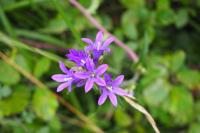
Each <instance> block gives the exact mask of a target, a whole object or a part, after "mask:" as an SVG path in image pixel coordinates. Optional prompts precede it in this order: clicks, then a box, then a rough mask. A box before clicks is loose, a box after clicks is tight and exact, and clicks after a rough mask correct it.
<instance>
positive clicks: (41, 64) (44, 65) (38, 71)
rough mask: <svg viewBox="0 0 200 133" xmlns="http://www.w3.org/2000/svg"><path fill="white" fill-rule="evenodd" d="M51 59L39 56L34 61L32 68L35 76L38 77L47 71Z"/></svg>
mask: <svg viewBox="0 0 200 133" xmlns="http://www.w3.org/2000/svg"><path fill="white" fill-rule="evenodd" d="M50 65H51V61H50V60H49V59H48V58H45V57H43V58H41V59H39V60H38V61H37V62H36V66H35V69H34V75H35V76H36V77H37V78H40V77H41V76H42V75H43V74H44V73H45V72H47V71H48V70H49V68H50Z"/></svg>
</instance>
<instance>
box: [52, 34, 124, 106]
mask: <svg viewBox="0 0 200 133" xmlns="http://www.w3.org/2000/svg"><path fill="white" fill-rule="evenodd" d="M82 41H83V42H85V43H87V44H88V45H87V46H86V47H85V50H75V49H71V50H69V53H68V54H67V55H66V57H67V58H68V60H70V61H72V62H74V63H75V64H76V66H74V67H72V68H71V69H67V68H66V67H65V65H64V63H63V62H59V66H60V69H61V71H62V72H63V73H64V74H55V75H53V76H52V79H53V80H55V81H57V82H60V83H61V84H60V85H59V86H58V88H57V92H60V91H62V90H63V89H65V88H68V91H69V92H70V91H72V85H76V86H77V87H82V86H84V88H85V92H86V93H87V92H89V91H90V90H92V88H93V87H94V85H96V86H97V87H98V89H99V90H100V92H101V96H100V97H99V100H98V104H99V105H102V104H103V103H104V102H105V100H106V99H107V98H109V99H110V101H111V103H112V104H113V105H114V106H117V97H116V95H120V96H128V94H127V93H126V91H125V90H123V89H122V88H120V87H119V86H120V84H121V83H122V81H123V79H124V76H123V75H120V76H118V77H117V78H115V79H114V80H113V79H112V77H111V75H110V74H108V73H106V70H107V69H108V65H107V64H101V63H100V61H99V60H100V58H101V57H102V56H103V54H104V53H105V52H110V48H108V46H109V45H110V44H111V43H112V42H113V41H114V38H113V37H110V38H108V39H106V40H105V41H104V40H103V33H102V32H101V31H99V32H98V33H97V36H96V40H95V41H94V42H93V41H92V40H90V39H89V38H82Z"/></svg>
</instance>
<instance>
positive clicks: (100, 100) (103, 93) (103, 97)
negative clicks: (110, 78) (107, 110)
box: [98, 91, 108, 105]
mask: <svg viewBox="0 0 200 133" xmlns="http://www.w3.org/2000/svg"><path fill="white" fill-rule="evenodd" d="M107 97H108V95H107V93H106V92H105V91H103V92H102V94H101V96H100V97H99V100H98V105H102V104H103V103H104V102H105V101H106V99H107Z"/></svg>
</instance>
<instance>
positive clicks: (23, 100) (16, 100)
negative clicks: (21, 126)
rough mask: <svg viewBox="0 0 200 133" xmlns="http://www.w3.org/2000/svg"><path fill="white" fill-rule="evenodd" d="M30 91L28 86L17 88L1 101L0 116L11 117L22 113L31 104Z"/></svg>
mask: <svg viewBox="0 0 200 133" xmlns="http://www.w3.org/2000/svg"><path fill="white" fill-rule="evenodd" d="M29 98H30V91H29V89H28V88H27V87H26V86H22V85H19V86H16V87H15V89H13V93H12V94H11V95H10V96H9V97H7V98H5V99H2V100H0V114H3V115H4V116H9V115H13V114H17V113H20V112H22V111H23V110H24V109H25V108H26V106H27V105H28V103H29Z"/></svg>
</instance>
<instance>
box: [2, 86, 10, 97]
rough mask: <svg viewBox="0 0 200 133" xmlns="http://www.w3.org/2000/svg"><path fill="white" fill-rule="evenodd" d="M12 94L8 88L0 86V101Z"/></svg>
mask: <svg viewBox="0 0 200 133" xmlns="http://www.w3.org/2000/svg"><path fill="white" fill-rule="evenodd" d="M11 93H12V90H11V88H10V87H9V86H0V100H1V99H2V98H5V97H8V96H10V95H11Z"/></svg>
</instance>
